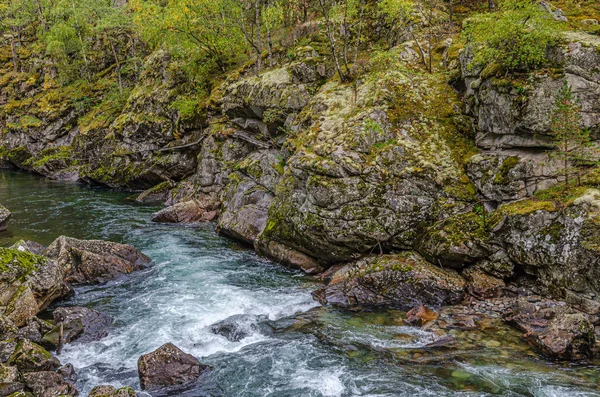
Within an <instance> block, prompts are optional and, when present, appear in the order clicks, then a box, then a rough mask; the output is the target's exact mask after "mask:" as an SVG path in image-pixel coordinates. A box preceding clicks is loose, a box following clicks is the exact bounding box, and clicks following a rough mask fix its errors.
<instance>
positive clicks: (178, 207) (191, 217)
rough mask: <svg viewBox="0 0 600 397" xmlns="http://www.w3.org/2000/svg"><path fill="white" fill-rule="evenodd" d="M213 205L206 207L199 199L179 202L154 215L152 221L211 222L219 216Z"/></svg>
mask: <svg viewBox="0 0 600 397" xmlns="http://www.w3.org/2000/svg"><path fill="white" fill-rule="evenodd" d="M217 208H218V207H216V208H214V207H213V206H208V207H204V206H203V205H202V203H200V202H199V201H197V200H189V201H185V202H182V203H177V204H175V205H172V206H170V207H167V208H165V209H163V210H160V211H158V212H157V213H155V214H153V215H152V222H162V223H195V222H210V221H212V220H213V219H214V218H215V217H216V216H217V211H216V209H217Z"/></svg>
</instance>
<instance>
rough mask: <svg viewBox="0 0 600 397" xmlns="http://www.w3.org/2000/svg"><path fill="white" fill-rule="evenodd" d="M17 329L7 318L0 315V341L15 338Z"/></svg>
mask: <svg viewBox="0 0 600 397" xmlns="http://www.w3.org/2000/svg"><path fill="white" fill-rule="evenodd" d="M18 333H19V328H17V326H16V325H15V323H13V322H12V321H11V320H10V319H9V318H7V317H5V316H3V315H0V340H9V339H14V338H16V337H17V334H18Z"/></svg>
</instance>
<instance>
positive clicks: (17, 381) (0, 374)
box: [0, 364, 25, 396]
mask: <svg viewBox="0 0 600 397" xmlns="http://www.w3.org/2000/svg"><path fill="white" fill-rule="evenodd" d="M24 388H25V384H24V383H23V380H22V378H21V375H20V374H19V371H18V370H17V368H16V367H10V366H7V365H3V364H0V396H8V395H10V394H12V393H15V392H18V391H21V390H23V389H24Z"/></svg>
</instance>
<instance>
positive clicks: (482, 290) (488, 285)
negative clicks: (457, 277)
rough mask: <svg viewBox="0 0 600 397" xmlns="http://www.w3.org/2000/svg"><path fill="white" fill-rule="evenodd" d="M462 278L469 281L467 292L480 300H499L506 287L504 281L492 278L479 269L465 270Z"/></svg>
mask: <svg viewBox="0 0 600 397" xmlns="http://www.w3.org/2000/svg"><path fill="white" fill-rule="evenodd" d="M461 274H462V276H463V277H464V278H465V279H466V280H467V292H469V294H471V295H473V296H474V297H476V298H479V299H489V298H498V297H500V296H501V295H502V289H503V288H504V287H505V283H504V281H503V280H501V279H499V278H496V277H494V276H491V275H489V274H487V273H486V272H484V271H483V270H481V269H479V268H477V267H470V268H468V269H465V270H464V271H463V272H462V273H461Z"/></svg>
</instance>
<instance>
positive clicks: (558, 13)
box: [540, 0, 568, 22]
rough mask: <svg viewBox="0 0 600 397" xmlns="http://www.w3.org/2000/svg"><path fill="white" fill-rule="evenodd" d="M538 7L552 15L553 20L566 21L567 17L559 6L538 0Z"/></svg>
mask: <svg viewBox="0 0 600 397" xmlns="http://www.w3.org/2000/svg"><path fill="white" fill-rule="evenodd" d="M540 7H542V8H543V9H544V10H546V12H547V13H548V14H549V15H551V16H552V18H553V19H554V20H555V21H560V22H567V21H568V19H567V17H566V16H565V14H564V13H563V12H562V10H561V9H560V8H554V9H553V7H552V6H551V5H550V3H548V2H547V1H545V0H542V1H540Z"/></svg>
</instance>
